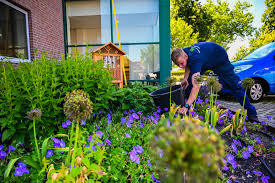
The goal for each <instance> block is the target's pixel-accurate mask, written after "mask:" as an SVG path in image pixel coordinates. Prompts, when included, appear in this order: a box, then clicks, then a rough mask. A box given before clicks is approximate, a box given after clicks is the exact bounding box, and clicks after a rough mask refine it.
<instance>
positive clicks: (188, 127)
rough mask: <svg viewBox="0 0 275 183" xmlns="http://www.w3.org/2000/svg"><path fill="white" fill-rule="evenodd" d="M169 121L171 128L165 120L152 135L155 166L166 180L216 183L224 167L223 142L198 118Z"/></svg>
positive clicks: (162, 120) (178, 118)
mask: <svg viewBox="0 0 275 183" xmlns="http://www.w3.org/2000/svg"><path fill="white" fill-rule="evenodd" d="M170 116H173V114H172V115H170ZM169 119H170V120H169V123H171V126H168V125H167V124H168V119H166V118H163V119H161V121H160V122H159V124H158V125H157V127H156V128H155V130H154V131H153V134H152V136H151V142H152V145H151V146H152V156H153V158H154V162H155V166H154V167H155V168H156V170H157V171H158V172H159V173H160V176H161V177H162V179H163V181H164V182H186V181H187V182H215V180H217V178H218V176H219V175H220V171H219V167H221V166H222V164H223V163H222V158H223V155H224V145H223V143H224V142H223V140H221V138H220V137H219V136H218V135H217V134H216V132H214V131H212V130H209V129H208V128H207V127H205V126H204V125H203V124H202V123H201V122H200V120H198V119H194V118H189V117H185V118H184V119H181V118H180V117H179V116H178V117H177V118H174V119H173V118H172V119H171V118H169ZM166 168H168V169H166ZM166 175H167V176H166Z"/></svg>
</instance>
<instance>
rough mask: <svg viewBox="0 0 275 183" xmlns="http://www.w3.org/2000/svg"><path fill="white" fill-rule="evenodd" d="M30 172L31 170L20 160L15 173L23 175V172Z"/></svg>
mask: <svg viewBox="0 0 275 183" xmlns="http://www.w3.org/2000/svg"><path fill="white" fill-rule="evenodd" d="M24 173H25V174H29V173H30V172H29V170H28V169H27V167H26V165H25V163H22V162H19V163H18V167H16V168H15V172H14V175H15V176H22V175H23V174H24Z"/></svg>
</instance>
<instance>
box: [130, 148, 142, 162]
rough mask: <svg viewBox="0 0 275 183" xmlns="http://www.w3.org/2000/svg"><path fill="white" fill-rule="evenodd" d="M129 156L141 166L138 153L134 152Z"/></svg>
mask: <svg viewBox="0 0 275 183" xmlns="http://www.w3.org/2000/svg"><path fill="white" fill-rule="evenodd" d="M129 156H130V159H131V160H132V161H133V162H136V163H137V164H140V160H139V157H138V155H136V153H135V152H134V151H131V152H129Z"/></svg>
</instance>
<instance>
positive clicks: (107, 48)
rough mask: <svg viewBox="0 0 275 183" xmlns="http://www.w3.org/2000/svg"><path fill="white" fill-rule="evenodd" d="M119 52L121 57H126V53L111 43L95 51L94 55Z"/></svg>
mask: <svg viewBox="0 0 275 183" xmlns="http://www.w3.org/2000/svg"><path fill="white" fill-rule="evenodd" d="M116 51H117V54H121V55H126V53H125V52H124V51H123V50H122V49H120V48H119V47H117V46H116V45H115V44H114V43H112V42H109V43H107V44H105V45H103V46H101V47H99V48H97V49H96V50H94V51H93V53H97V52H102V53H114V52H116Z"/></svg>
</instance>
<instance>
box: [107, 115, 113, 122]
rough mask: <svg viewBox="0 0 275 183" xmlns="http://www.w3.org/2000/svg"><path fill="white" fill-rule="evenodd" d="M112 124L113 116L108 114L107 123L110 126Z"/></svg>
mask: <svg viewBox="0 0 275 183" xmlns="http://www.w3.org/2000/svg"><path fill="white" fill-rule="evenodd" d="M111 122H112V116H111V114H110V113H108V119H107V123H108V125H110V124H111Z"/></svg>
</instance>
